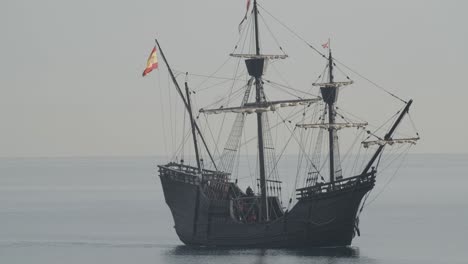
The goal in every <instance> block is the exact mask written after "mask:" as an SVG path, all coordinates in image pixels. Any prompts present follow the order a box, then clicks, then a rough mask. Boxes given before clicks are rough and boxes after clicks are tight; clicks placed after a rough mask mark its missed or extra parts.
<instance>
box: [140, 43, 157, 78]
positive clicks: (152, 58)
mask: <svg viewBox="0 0 468 264" xmlns="http://www.w3.org/2000/svg"><path fill="white" fill-rule="evenodd" d="M157 68H158V57H157V56H156V46H155V47H154V48H153V50H152V51H151V54H150V55H149V57H148V62H147V63H146V69H145V70H144V71H143V77H145V76H146V75H147V74H148V73H150V72H151V71H152V70H155V69H157Z"/></svg>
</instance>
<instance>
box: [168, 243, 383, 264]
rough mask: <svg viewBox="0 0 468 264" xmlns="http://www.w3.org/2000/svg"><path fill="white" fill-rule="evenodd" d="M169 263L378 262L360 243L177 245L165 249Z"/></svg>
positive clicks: (367, 263) (368, 263) (370, 263)
mask: <svg viewBox="0 0 468 264" xmlns="http://www.w3.org/2000/svg"><path fill="white" fill-rule="evenodd" d="M164 259H165V261H166V262H167V263H200V264H201V263H203V264H210V263H224V264H227V263H255V264H264V263H265V264H266V263H319V264H320V263H334V264H335V263H366V264H372V263H377V262H376V261H375V260H374V259H370V258H368V257H361V256H360V253H359V248H357V247H337V248H312V249H242V248H200V247H190V246H176V247H175V248H172V249H170V250H167V251H166V254H165V258H164Z"/></svg>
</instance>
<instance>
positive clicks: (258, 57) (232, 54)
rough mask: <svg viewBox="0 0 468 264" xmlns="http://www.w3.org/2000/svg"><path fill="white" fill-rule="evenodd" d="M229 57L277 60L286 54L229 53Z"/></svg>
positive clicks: (284, 57) (283, 57)
mask: <svg viewBox="0 0 468 264" xmlns="http://www.w3.org/2000/svg"><path fill="white" fill-rule="evenodd" d="M229 55H230V56H231V57H235V58H244V59H267V60H278V59H286V58H287V57H288V55H286V54H283V55H267V54H259V55H257V54H234V53H231V54H229Z"/></svg>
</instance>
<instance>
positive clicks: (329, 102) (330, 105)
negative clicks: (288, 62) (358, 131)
mask: <svg viewBox="0 0 468 264" xmlns="http://www.w3.org/2000/svg"><path fill="white" fill-rule="evenodd" d="M328 42H329V43H328V44H329V45H330V41H328ZM328 50H329V54H328V70H329V76H328V78H329V80H328V81H329V83H330V84H332V83H333V81H334V80H333V79H334V78H333V58H332V52H331V48H329V49H328ZM327 89H333V94H334V95H333V97H334V99H333V100H327V101H326V103H327V105H328V123H330V127H329V128H328V138H329V145H330V182H331V183H334V182H335V153H334V150H335V142H334V136H335V133H336V131H335V129H334V128H333V124H334V123H335V109H334V103H335V101H336V99H337V98H336V95H337V92H336V90H337V89H338V88H337V87H329V88H327ZM329 97H331V96H329Z"/></svg>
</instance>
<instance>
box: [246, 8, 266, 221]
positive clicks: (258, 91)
mask: <svg viewBox="0 0 468 264" xmlns="http://www.w3.org/2000/svg"><path fill="white" fill-rule="evenodd" d="M253 13H254V21H255V54H256V55H257V56H259V55H260V40H259V34H258V10H257V0H254V5H253ZM253 60H255V61H252V62H254V63H253V64H256V66H257V67H261V71H256V74H255V76H254V77H255V102H256V103H257V104H260V103H261V102H262V94H263V84H262V74H263V64H264V59H263V58H260V59H258V58H257V59H253ZM255 62H256V63H255ZM259 63H261V66H260V65H258V64H259ZM247 67H249V63H248V61H247ZM257 134H258V158H259V165H260V192H261V207H260V208H261V212H260V213H261V214H260V219H261V220H264V221H268V218H269V217H268V200H267V188H266V177H265V154H264V142H263V113H261V112H259V113H257Z"/></svg>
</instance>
